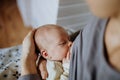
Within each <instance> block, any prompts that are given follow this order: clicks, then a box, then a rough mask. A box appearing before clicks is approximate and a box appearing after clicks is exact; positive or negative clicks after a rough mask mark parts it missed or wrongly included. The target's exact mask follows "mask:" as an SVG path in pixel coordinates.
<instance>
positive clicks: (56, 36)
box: [35, 24, 71, 61]
mask: <svg viewBox="0 0 120 80" xmlns="http://www.w3.org/2000/svg"><path fill="white" fill-rule="evenodd" d="M35 43H36V45H37V47H38V48H39V50H40V54H41V55H42V56H43V57H44V58H46V59H49V60H57V61H61V60H63V58H65V57H66V55H67V53H68V51H69V49H70V46H71V42H70V41H69V35H68V34H67V32H66V31H65V29H64V28H62V27H60V26H58V25H52V24H49V25H43V26H41V27H39V28H38V29H37V30H36V32H35Z"/></svg>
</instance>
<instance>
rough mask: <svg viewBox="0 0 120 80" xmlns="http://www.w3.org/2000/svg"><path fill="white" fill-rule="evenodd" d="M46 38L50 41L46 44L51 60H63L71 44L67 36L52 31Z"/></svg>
mask: <svg viewBox="0 0 120 80" xmlns="http://www.w3.org/2000/svg"><path fill="white" fill-rule="evenodd" d="M48 39H49V42H50V43H49V44H48V48H47V52H48V55H49V56H50V57H51V60H63V58H65V57H66V56H67V53H68V52H69V50H70V47H71V45H72V42H70V41H69V38H68V36H66V35H64V34H57V33H54V32H53V33H51V34H49V36H48Z"/></svg>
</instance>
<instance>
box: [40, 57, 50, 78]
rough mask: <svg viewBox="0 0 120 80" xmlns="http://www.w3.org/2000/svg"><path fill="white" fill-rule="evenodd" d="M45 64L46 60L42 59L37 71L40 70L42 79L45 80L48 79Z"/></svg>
mask: <svg viewBox="0 0 120 80" xmlns="http://www.w3.org/2000/svg"><path fill="white" fill-rule="evenodd" d="M46 62H47V61H46V60H44V59H42V60H41V61H40V64H39V70H40V74H41V77H42V79H46V78H47V77H48V72H47V68H46Z"/></svg>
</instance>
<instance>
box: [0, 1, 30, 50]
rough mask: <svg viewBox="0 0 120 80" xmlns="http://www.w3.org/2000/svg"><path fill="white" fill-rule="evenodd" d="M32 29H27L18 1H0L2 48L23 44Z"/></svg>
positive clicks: (0, 38) (0, 42)
mask: <svg viewBox="0 0 120 80" xmlns="http://www.w3.org/2000/svg"><path fill="white" fill-rule="evenodd" d="M31 29H32V28H31V27H25V25H24V23H23V20H22V17H21V15H20V12H19V9H18V7H17V2H16V0H0V48H6V47H10V46H15V45H19V44H21V43H22V40H23V38H24V37H25V36H26V34H27V33H28V32H29V31H30V30H31Z"/></svg>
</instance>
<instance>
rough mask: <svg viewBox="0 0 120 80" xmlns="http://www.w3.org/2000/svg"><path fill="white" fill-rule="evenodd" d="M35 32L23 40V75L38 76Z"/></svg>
mask: <svg viewBox="0 0 120 80" xmlns="http://www.w3.org/2000/svg"><path fill="white" fill-rule="evenodd" d="M34 32H35V30H32V31H31V32H29V33H28V35H27V36H26V37H25V39H24V40H23V44H22V56H21V75H28V74H37V67H36V60H37V55H36V53H35V44H34V40H33V36H34Z"/></svg>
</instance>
